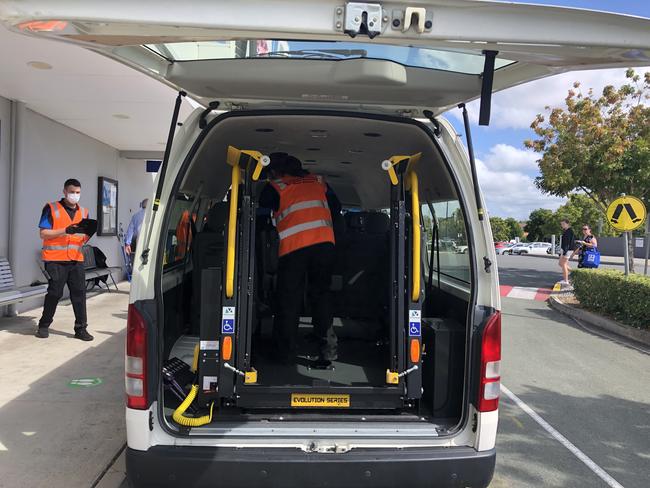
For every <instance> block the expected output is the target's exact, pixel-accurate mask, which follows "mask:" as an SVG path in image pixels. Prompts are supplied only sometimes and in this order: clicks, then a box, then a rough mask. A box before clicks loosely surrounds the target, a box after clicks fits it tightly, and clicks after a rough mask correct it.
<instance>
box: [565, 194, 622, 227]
mask: <svg viewBox="0 0 650 488" xmlns="http://www.w3.org/2000/svg"><path fill="white" fill-rule="evenodd" d="M562 219H569V222H571V225H573V226H575V230H576V233H578V229H579V228H580V227H581V226H582V225H583V224H587V225H590V226H591V229H592V230H593V232H594V235H596V237H610V236H615V235H617V232H616V231H615V230H614V229H612V228H611V227H610V226H609V224H608V223H607V217H606V215H605V213H604V211H602V210H601V208H600V207H599V206H598V205H597V204H596V203H595V202H594V201H593V200H592V199H591V198H589V197H588V196H587V195H585V194H581V193H572V194H571V195H569V201H568V202H566V203H565V204H564V205H562V206H561V207H560V208H558V209H557V211H556V212H555V214H554V226H555V229H554V230H555V232H552V233H553V234H556V235H558V234H560V233H561V232H562V231H561V228H560V220H562ZM599 221H600V222H602V230H601V231H600V232H599V231H598V222H599Z"/></svg>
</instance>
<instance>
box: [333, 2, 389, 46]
mask: <svg viewBox="0 0 650 488" xmlns="http://www.w3.org/2000/svg"><path fill="white" fill-rule="evenodd" d="M382 16H383V11H382V8H381V5H380V4H378V3H361V2H348V3H346V4H345V7H336V10H335V11H334V26H335V27H336V30H339V31H340V30H342V31H343V32H345V33H346V34H347V35H349V36H350V37H353V38H354V37H357V35H359V34H362V35H366V36H368V37H369V38H370V39H373V38H374V37H375V36H377V35H379V34H381V29H382V22H387V21H388V17H386V20H385V21H384V19H383V17H382Z"/></svg>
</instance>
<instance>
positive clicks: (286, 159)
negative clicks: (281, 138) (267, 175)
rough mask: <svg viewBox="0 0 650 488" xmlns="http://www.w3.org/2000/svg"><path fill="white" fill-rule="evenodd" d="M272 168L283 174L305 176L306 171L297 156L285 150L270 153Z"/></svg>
mask: <svg viewBox="0 0 650 488" xmlns="http://www.w3.org/2000/svg"><path fill="white" fill-rule="evenodd" d="M270 158H271V165H270V166H269V168H270V169H272V170H273V171H277V172H278V173H280V174H283V175H290V176H303V175H304V174H305V172H304V171H303V169H302V163H301V162H300V160H299V159H298V158H296V157H295V156H291V155H290V154H287V153H285V152H275V153H271V154H270Z"/></svg>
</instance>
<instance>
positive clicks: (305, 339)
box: [252, 318, 388, 387]
mask: <svg viewBox="0 0 650 488" xmlns="http://www.w3.org/2000/svg"><path fill="white" fill-rule="evenodd" d="M346 322H347V321H346ZM355 322H356V321H355ZM349 325H350V324H349V323H346V327H345V329H346V331H347V329H348V328H349ZM356 325H359V324H358V323H356ZM366 325H367V324H366ZM341 329H343V323H342V321H341V320H340V319H335V321H334V330H335V331H336V332H337V335H338V358H337V360H335V361H332V364H331V366H329V367H328V368H327V369H317V368H314V367H313V363H314V361H315V360H316V359H317V358H318V340H317V338H316V336H314V335H313V333H312V325H311V323H310V321H309V318H303V319H301V321H300V326H299V329H298V341H297V357H296V362H295V364H280V363H278V362H276V361H274V360H273V359H272V354H271V353H272V351H273V344H272V342H271V340H270V338H267V337H254V338H253V355H252V357H253V360H252V364H253V366H254V367H255V369H257V371H258V382H259V383H260V384H261V385H264V386H286V385H293V386H295V385H301V386H303V385H304V386H320V387H323V386H382V385H384V384H385V377H386V372H385V371H386V364H387V358H388V351H387V348H388V345H387V344H384V343H383V342H382V341H380V340H377V339H376V338H375V335H376V334H375V333H374V332H371V333H370V334H369V337H358V336H356V335H349V333H346V334H345V335H344V334H343V332H342V330H341ZM370 330H371V329H370Z"/></svg>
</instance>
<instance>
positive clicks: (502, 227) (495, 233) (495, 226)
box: [490, 217, 511, 241]
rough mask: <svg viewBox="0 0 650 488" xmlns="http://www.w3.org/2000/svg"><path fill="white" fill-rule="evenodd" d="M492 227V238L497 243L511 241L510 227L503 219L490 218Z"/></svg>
mask: <svg viewBox="0 0 650 488" xmlns="http://www.w3.org/2000/svg"><path fill="white" fill-rule="evenodd" d="M490 227H491V228H492V238H493V239H494V240H495V241H509V240H510V239H511V237H510V234H509V232H508V225H507V224H506V221H505V220H504V219H502V218H501V217H490Z"/></svg>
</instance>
